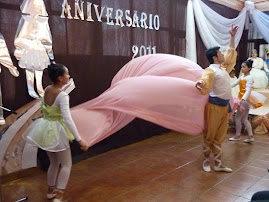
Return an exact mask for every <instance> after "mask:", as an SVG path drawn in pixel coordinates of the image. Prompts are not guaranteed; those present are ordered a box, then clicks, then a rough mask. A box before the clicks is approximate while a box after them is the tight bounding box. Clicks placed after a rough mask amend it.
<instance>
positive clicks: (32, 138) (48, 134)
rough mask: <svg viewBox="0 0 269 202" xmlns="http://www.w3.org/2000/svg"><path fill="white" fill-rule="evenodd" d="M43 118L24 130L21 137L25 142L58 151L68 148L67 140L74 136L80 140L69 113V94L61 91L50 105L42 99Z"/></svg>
mask: <svg viewBox="0 0 269 202" xmlns="http://www.w3.org/2000/svg"><path fill="white" fill-rule="evenodd" d="M41 108H42V111H43V118H40V119H37V120H35V121H34V122H33V123H32V124H31V125H30V126H29V128H28V129H27V130H26V131H25V133H24V135H23V137H24V138H25V139H26V141H27V143H29V144H31V145H34V146H37V147H39V148H41V149H43V150H46V151H50V152H59V151H63V150H66V149H67V148H69V141H72V140H73V139H74V137H75V139H76V140H77V141H79V140H81V138H80V136H79V134H78V131H77V129H76V127H75V125H74V122H73V120H72V118H71V115H70V110H69V96H68V95H67V94H66V93H65V92H61V93H59V94H58V96H57V97H56V99H55V101H54V103H53V105H52V106H49V105H46V104H45V103H44V101H43V99H42V104H41Z"/></svg>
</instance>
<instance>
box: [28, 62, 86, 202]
mask: <svg viewBox="0 0 269 202" xmlns="http://www.w3.org/2000/svg"><path fill="white" fill-rule="evenodd" d="M48 74H49V77H50V79H51V80H52V82H53V84H52V85H50V86H48V87H47V88H46V89H45V95H44V98H42V104H41V108H42V112H43V117H42V118H40V119H37V120H36V121H34V122H33V123H32V124H31V125H30V127H29V128H28V129H27V131H26V132H25V134H24V138H25V139H26V141H27V143H29V144H31V145H34V146H37V147H39V148H40V149H43V150H45V151H47V154H48V156H49V159H50V166H49V169H48V173H47V181H48V193H47V198H48V199H53V201H54V202H59V201H62V199H63V194H64V190H65V189H66V186H67V183H68V180H69V176H70V172H71V167H72V158H71V151H70V146H69V141H72V140H74V139H75V140H76V141H77V142H78V143H79V145H80V147H81V149H82V150H83V151H86V150H87V149H88V146H87V145H86V144H85V142H84V141H83V140H81V138H80V135H79V133H78V131H77V128H76V126H75V124H74V122H73V120H72V117H71V114H70V108H69V96H68V95H67V94H66V93H65V92H63V91H62V87H63V86H64V85H65V84H67V82H68V80H69V78H70V76H69V73H68V69H67V68H66V67H65V66H64V65H61V64H51V65H49V67H48Z"/></svg>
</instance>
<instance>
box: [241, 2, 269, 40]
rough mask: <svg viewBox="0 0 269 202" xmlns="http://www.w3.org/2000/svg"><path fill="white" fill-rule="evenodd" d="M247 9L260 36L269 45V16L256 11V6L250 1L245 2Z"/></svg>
mask: <svg viewBox="0 0 269 202" xmlns="http://www.w3.org/2000/svg"><path fill="white" fill-rule="evenodd" d="M245 8H247V10H249V13H250V19H251V22H252V23H253V24H254V25H255V28H256V29H257V30H258V32H259V34H261V35H262V37H263V38H264V40H265V41H266V42H267V43H269V15H267V14H265V13H263V12H262V11H260V10H258V9H255V4H254V3H253V2H250V1H245Z"/></svg>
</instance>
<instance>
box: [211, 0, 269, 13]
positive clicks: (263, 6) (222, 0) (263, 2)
mask: <svg viewBox="0 0 269 202" xmlns="http://www.w3.org/2000/svg"><path fill="white" fill-rule="evenodd" d="M209 1H212V2H215V3H218V4H222V5H224V6H227V7H230V8H232V9H235V10H238V11H241V10H242V9H243V8H244V2H245V1H246V0H209ZM251 1H253V2H254V4H255V8H256V9H259V10H261V11H269V0H251Z"/></svg>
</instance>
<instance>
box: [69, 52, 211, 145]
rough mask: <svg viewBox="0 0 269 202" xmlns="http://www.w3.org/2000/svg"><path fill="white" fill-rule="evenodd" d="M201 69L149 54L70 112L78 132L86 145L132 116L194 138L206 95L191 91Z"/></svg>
mask: <svg viewBox="0 0 269 202" xmlns="http://www.w3.org/2000/svg"><path fill="white" fill-rule="evenodd" d="M203 71H204V70H203V69H202V68H201V67H200V66H199V65H197V64H196V63H194V62H192V61H190V60H187V59H185V58H183V57H179V56H175V55H168V54H154V55H147V56H142V57H139V58H136V59H134V60H132V61H130V62H129V63H127V64H126V65H125V66H124V67H123V68H122V69H121V70H120V71H119V72H118V73H117V74H116V76H115V77H114V78H113V80H112V83H111V86H110V88H109V89H107V90H106V91H105V92H104V93H102V94H101V95H100V96H98V97H97V98H95V99H93V100H90V101H88V102H85V103H83V104H81V105H78V106H76V107H74V108H72V110H71V113H72V117H73V119H74V122H75V124H76V125H77V128H78V131H79V133H80V135H81V137H82V139H84V140H85V141H86V143H87V144H88V145H89V146H92V145H94V144H96V143H97V142H99V141H101V140H103V139H104V138H106V137H108V136H110V135H112V134H113V133H115V132H116V131H118V130H120V129H121V128H123V127H124V126H125V125H127V124H128V123H130V122H131V121H132V120H133V119H134V118H135V117H138V118H141V119H144V120H147V121H150V122H153V123H156V124H158V125H161V126H163V127H166V128H169V129H172V130H175V131H179V132H183V133H187V134H190V135H198V134H200V133H201V132H202V130H203V127H204V107H205V104H206V102H207V100H208V96H203V95H201V94H200V92H199V91H198V90H197V89H196V88H195V86H194V85H195V81H196V80H197V79H198V78H199V77H201V75H202V73H203Z"/></svg>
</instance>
